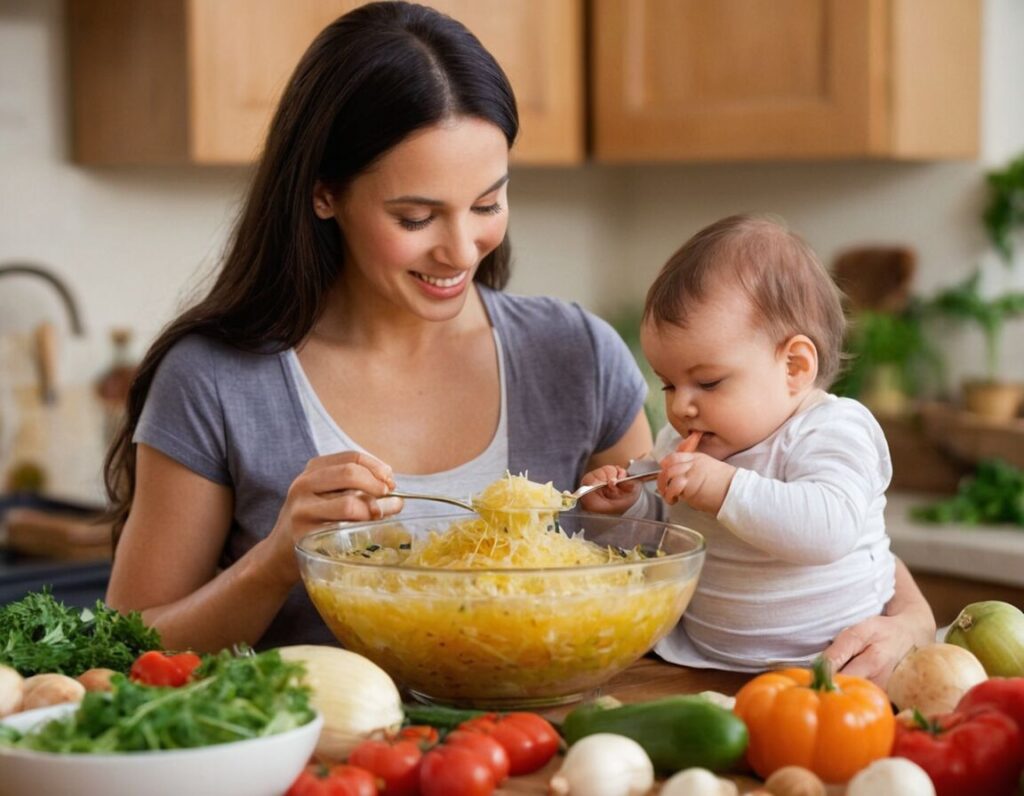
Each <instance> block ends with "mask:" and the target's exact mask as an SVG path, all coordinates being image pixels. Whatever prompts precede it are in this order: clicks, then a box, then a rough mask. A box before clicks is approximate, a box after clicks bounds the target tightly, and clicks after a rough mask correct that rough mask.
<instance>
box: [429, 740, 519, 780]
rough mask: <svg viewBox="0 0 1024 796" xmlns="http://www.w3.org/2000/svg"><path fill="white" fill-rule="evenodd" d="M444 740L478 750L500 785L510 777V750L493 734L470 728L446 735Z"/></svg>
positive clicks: (472, 750)
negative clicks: (473, 730) (506, 749)
mask: <svg viewBox="0 0 1024 796" xmlns="http://www.w3.org/2000/svg"><path fill="white" fill-rule="evenodd" d="M444 742H445V744H447V745H449V746H464V747H465V748H467V749H469V750H470V751H471V752H476V753H477V755H478V756H479V757H480V758H481V759H483V761H484V762H485V763H487V765H489V766H490V767H491V772H492V773H493V774H494V781H495V783H497V784H498V785H500V784H501V783H502V782H504V781H505V780H506V779H508V770H509V766H510V762H509V759H508V752H506V751H505V747H504V746H502V745H501V744H500V743H498V742H497V741H496V740H495V739H494V736H493V735H484V734H483V733H482V732H472V731H470V730H455V731H454V732H450V733H448V735H446V736H445V739H444Z"/></svg>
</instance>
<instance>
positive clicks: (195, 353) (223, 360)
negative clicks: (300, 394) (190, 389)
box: [161, 332, 279, 373]
mask: <svg viewBox="0 0 1024 796" xmlns="http://www.w3.org/2000/svg"><path fill="white" fill-rule="evenodd" d="M278 356H279V348H278V347H274V346H270V345H267V346H265V347H264V348H263V350H261V351H250V350H246V349H243V348H239V347H237V346H234V345H232V344H231V343H228V342H227V341H225V340H220V339H218V338H214V337H210V336H209V335H205V334H201V333H198V332H193V333H191V334H188V335H185V336H184V337H182V338H181V339H180V340H177V341H176V342H175V343H174V344H173V345H172V346H171V347H170V348H169V349H168V351H167V353H166V355H165V356H164V359H163V362H162V363H161V364H162V366H163V367H174V368H188V369H191V370H193V371H198V372H211V373H215V372H221V373H231V372H236V371H252V370H259V369H262V368H267V367H274V366H276V363H277V361H278Z"/></svg>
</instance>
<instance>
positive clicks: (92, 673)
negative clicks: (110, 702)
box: [75, 669, 117, 691]
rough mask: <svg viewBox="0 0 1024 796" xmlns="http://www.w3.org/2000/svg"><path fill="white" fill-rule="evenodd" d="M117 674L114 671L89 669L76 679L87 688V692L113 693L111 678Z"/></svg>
mask: <svg viewBox="0 0 1024 796" xmlns="http://www.w3.org/2000/svg"><path fill="white" fill-rule="evenodd" d="M115 674H117V672H115V671H114V670H113V669H88V670H86V671H84V672H82V673H81V674H80V675H78V677H76V678H75V679H76V680H77V681H78V682H80V683H81V684H82V685H84V686H85V690H86V691H111V690H113V687H112V686H111V685H110V678H111V677H113V676H114V675H115Z"/></svg>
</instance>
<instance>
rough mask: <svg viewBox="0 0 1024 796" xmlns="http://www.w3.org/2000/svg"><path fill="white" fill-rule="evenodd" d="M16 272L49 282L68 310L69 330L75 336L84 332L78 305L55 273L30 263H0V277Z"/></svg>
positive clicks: (79, 335)
mask: <svg viewBox="0 0 1024 796" xmlns="http://www.w3.org/2000/svg"><path fill="white" fill-rule="evenodd" d="M16 274H24V275H27V276H36V277H39V278H40V279H42V280H43V281H45V282H49V283H50V284H51V285H52V286H53V289H54V290H56V291H57V294H58V295H59V296H60V298H61V300H62V301H63V302H64V308H65V309H66V310H67V312H68V322H69V323H70V325H71V331H72V332H73V333H74V334H75V336H77V337H81V336H82V335H83V334H85V329H84V328H83V326H82V316H81V314H80V313H79V312H78V305H77V304H76V303H75V299H74V296H72V295H71V291H70V290H69V289H68V286H67V285H65V284H64V282H62V281H61V279H60V278H59V277H58V276H57V275H56V274H54V273H51V272H50V271H48V270H46V269H45V268H43V267H42V266H39V265H32V264H30V263H7V264H4V265H0V277H3V276H14V275H16Z"/></svg>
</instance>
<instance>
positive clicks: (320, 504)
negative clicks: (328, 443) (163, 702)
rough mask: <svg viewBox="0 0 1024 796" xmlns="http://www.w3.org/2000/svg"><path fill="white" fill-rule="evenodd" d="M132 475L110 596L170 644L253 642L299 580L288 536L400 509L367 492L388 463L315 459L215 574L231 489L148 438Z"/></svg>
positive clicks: (385, 482)
mask: <svg viewBox="0 0 1024 796" xmlns="http://www.w3.org/2000/svg"><path fill="white" fill-rule="evenodd" d="M136 476H137V482H136V490H135V499H134V500H133V502H132V508H131V512H130V514H129V516H128V521H127V523H126V524H125V527H124V532H123V533H122V535H121V540H120V542H119V544H118V548H117V555H116V557H115V559H114V568H113V572H112V573H111V578H110V585H109V587H108V590H107V602H108V603H109V604H110V605H111V606H112V607H114V608H116V609H118V610H121V611H127V610H139V611H142V616H143V620H144V621H145V622H146V623H147V624H149V625H152V626H153V627H155V628H156V629H157V630H158V631H159V632H160V636H161V639H162V641H163V644H164V646H165V647H166V648H168V649H193V650H196V651H202V652H205V651H216V650H219V649H222V648H224V647H228V646H231V645H232V644H236V643H239V642H245V643H248V644H251V645H252V644H255V643H256V642H257V641H258V640H259V638H260V637H261V636H262V635H263V633H264V631H265V630H266V629H267V627H268V626H269V625H270V622H271V621H272V620H273V618H274V616H275V615H276V614H277V612H278V611H279V610H280V608H281V606H282V605H283V603H284V601H285V598H286V597H287V595H288V592H289V591H290V590H291V588H292V587H293V586H294V585H295V584H296V583H297V582H298V581H299V571H298V565H297V562H296V560H295V553H294V550H293V547H292V546H293V544H294V540H296V539H298V538H300V537H301V536H303V535H304V534H306V533H308V532H309V531H310V530H312V529H313V528H314V527H316V526H317V525H319V524H322V523H326V522H334V521H338V520H353V521H355V520H366V519H372V518H374V517H379V516H381V515H382V514H383V513H393V512H394V511H395V510H397V508H399V507H400V503H398V504H397V505H390V503H389V504H388V505H384V504H385V503H386V501H380V502H379V503H378V502H377V501H376V500H375V499H374V498H373V497H372V496H373V495H378V496H379V495H382V494H384V493H385V492H387V491H388V490H389V489H391V488H393V483H392V482H391V480H390V479H391V474H390V468H388V467H387V466H386V465H383V464H382V463H380V462H378V461H377V460H375V459H372V458H371V457H368V456H365V455H363V454H358V453H342V454H335V455H332V456H323V457H319V458H317V459H313V460H312V461H310V463H309V465H307V467H306V470H305V471H304V472H303V473H302V474H301V475H299V477H298V478H296V479H295V481H294V482H293V483H292V485H291V487H290V489H289V491H288V497H287V499H286V501H285V504H284V506H283V507H282V509H281V513H280V514H279V516H278V519H277V523H276V524H275V526H274V528H273V530H272V531H271V533H270V534H269V535H268V536H267V538H266V539H264V540H262V541H261V542H259V543H257V544H256V545H254V546H253V548H252V549H251V550H249V552H248V553H246V554H245V555H244V556H242V557H241V558H240V559H239V560H238V561H236V562H235V563H234V564H233V565H232V566H230V567H229V568H227V569H226V570H223V571H221V572H218V571H217V562H218V560H219V558H220V554H221V551H222V550H223V547H224V543H225V540H226V539H227V534H228V532H229V529H230V527H231V518H232V513H233V512H232V509H233V501H234V496H233V493H232V491H231V490H230V489H229V488H228V487H225V486H222V485H220V484H215V483H213V482H212V481H209V480H207V479H205V478H203V477H202V476H199V475H197V474H196V473H194V472H192V471H191V470H189V469H188V468H187V467H185V466H184V465H182V464H179V463H178V462H176V461H175V460H173V459H171V458H170V457H168V456H165V455H164V454H162V453H160V452H159V451H157V450H156V449H155V448H151V447H149V446H147V445H144V444H140V445H139V446H138V459H137V468H136ZM389 501H390V499H389Z"/></svg>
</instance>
